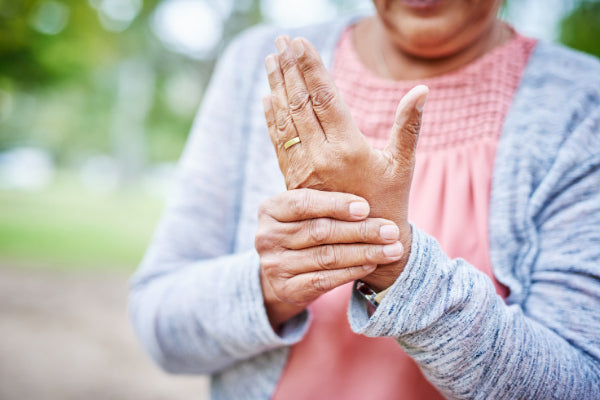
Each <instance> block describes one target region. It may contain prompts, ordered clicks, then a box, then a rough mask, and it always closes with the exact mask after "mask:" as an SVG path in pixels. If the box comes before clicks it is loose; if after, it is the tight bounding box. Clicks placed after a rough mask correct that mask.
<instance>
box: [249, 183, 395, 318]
mask: <svg viewBox="0 0 600 400" xmlns="http://www.w3.org/2000/svg"><path fill="white" fill-rule="evenodd" d="M369 211H370V210H369V204H368V203H367V202H366V201H365V200H364V199H362V198H360V197H358V196H355V195H352V194H348V193H334V192H322V191H317V190H311V189H298V190H290V191H287V192H284V193H281V194H278V195H276V196H274V197H272V198H270V199H268V200H266V201H265V202H263V203H262V204H261V206H260V208H259V213H258V231H257V233H256V239H255V246H256V250H257V251H258V254H259V255H260V266H261V286H262V291H263V297H264V299H265V307H266V309H267V315H268V316H269V321H270V322H271V325H272V326H273V327H274V328H275V329H276V328H277V327H278V326H279V325H280V324H281V323H283V322H285V321H287V320H288V319H289V318H291V317H293V316H294V315H296V314H298V313H299V312H301V311H302V310H304V309H305V308H306V307H307V306H308V305H309V304H310V303H311V302H313V301H314V300H315V299H316V298H317V297H319V296H320V295H322V294H323V293H326V292H328V291H330V290H331V289H334V288H336V287H338V286H340V285H343V284H345V283H348V282H352V281H354V280H356V279H361V278H363V277H364V276H366V275H368V274H369V273H371V272H373V271H374V270H375V268H376V266H377V264H388V263H390V262H393V261H397V260H398V259H400V257H402V253H403V251H402V245H401V244H400V242H398V237H399V230H398V227H397V226H396V225H395V224H394V223H393V222H392V221H388V220H384V219H380V218H367V216H368V215H369Z"/></svg>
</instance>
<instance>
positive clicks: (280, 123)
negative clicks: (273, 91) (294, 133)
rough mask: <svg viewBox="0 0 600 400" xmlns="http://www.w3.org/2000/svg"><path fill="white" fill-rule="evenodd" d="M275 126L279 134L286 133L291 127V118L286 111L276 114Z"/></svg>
mask: <svg viewBox="0 0 600 400" xmlns="http://www.w3.org/2000/svg"><path fill="white" fill-rule="evenodd" d="M275 125H276V126H277V129H278V130H279V132H282V133H285V132H288V131H289V130H290V129H291V128H292V126H293V122H292V116H291V115H290V113H289V112H287V111H286V112H280V113H277V116H276V117H275Z"/></svg>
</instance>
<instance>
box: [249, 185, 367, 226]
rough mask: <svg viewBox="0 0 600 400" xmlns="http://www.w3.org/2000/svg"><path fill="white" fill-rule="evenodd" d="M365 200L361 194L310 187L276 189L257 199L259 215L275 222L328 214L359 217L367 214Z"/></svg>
mask: <svg viewBox="0 0 600 400" xmlns="http://www.w3.org/2000/svg"><path fill="white" fill-rule="evenodd" d="M369 211H370V208H369V203H367V201H366V200H365V199H363V198H362V197H359V196H356V195H353V194H349V193H339V192H325V191H320V190H314V189H294V190H288V191H286V192H283V193H279V194H277V195H275V196H273V197H271V198H270V199H268V200H266V201H264V202H263V203H261V205H260V207H259V215H266V216H269V217H271V218H273V219H275V220H277V221H279V222H293V221H303V220H306V219H313V218H321V217H328V218H334V219H338V220H342V221H360V220H363V219H365V218H367V216H368V215H369Z"/></svg>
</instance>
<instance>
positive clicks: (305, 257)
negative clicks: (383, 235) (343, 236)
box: [280, 242, 404, 275]
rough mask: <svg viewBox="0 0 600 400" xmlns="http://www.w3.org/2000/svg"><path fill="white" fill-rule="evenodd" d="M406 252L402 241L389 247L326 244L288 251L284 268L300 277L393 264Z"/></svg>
mask: <svg viewBox="0 0 600 400" xmlns="http://www.w3.org/2000/svg"><path fill="white" fill-rule="evenodd" d="M403 253H404V249H403V247H402V244H401V243H400V242H394V243H392V244H386V245H379V244H365V243H353V244H325V245H321V246H314V247H310V248H308V249H301V250H288V251H285V252H283V253H282V254H281V256H280V266H281V268H282V270H283V271H285V273H287V274H290V275H299V274H303V273H306V272H311V271H324V270H334V269H342V268H348V267H352V266H355V265H367V264H368V265H371V264H381V265H385V264H390V263H392V262H394V261H398V260H399V259H400V258H401V257H402V254H403Z"/></svg>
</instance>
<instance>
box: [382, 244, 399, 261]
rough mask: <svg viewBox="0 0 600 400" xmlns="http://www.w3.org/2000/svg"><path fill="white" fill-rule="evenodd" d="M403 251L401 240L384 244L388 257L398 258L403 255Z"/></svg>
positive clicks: (384, 251)
mask: <svg viewBox="0 0 600 400" xmlns="http://www.w3.org/2000/svg"><path fill="white" fill-rule="evenodd" d="M402 252H403V249H402V244H401V243H400V242H396V243H394V244H388V245H387V246H383V254H385V256H386V257H390V258H397V257H400V256H401V255H402Z"/></svg>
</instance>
